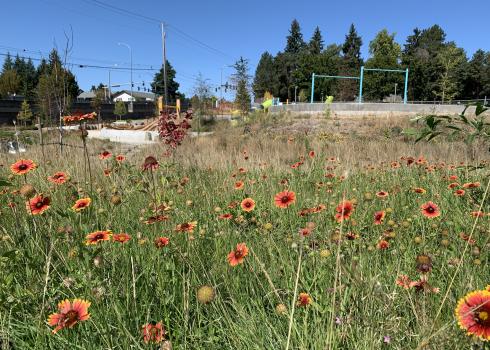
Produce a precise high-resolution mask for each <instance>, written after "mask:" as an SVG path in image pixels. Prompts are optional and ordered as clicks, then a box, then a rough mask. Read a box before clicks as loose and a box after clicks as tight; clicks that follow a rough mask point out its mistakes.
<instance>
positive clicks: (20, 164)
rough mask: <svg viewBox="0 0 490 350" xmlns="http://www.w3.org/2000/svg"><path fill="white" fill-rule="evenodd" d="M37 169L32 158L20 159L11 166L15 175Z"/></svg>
mask: <svg viewBox="0 0 490 350" xmlns="http://www.w3.org/2000/svg"><path fill="white" fill-rule="evenodd" d="M34 169H36V164H35V163H34V162H33V161H32V160H30V159H19V160H18V161H16V162H15V163H14V164H12V165H11V166H10V171H12V172H13V173H14V174H15V175H24V174H27V173H28V172H29V171H31V170H34Z"/></svg>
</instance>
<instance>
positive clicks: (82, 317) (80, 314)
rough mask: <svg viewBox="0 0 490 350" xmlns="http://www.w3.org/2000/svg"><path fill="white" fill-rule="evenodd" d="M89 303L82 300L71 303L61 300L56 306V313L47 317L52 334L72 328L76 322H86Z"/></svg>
mask: <svg viewBox="0 0 490 350" xmlns="http://www.w3.org/2000/svg"><path fill="white" fill-rule="evenodd" d="M89 307H90V302H88V301H86V300H82V299H75V300H73V301H72V302H70V301H69V300H63V301H62V302H60V303H59V304H58V311H59V312H58V313H56V314H51V315H49V317H48V324H49V325H50V326H52V327H55V328H54V329H53V333H56V332H58V331H59V330H61V329H63V328H72V327H73V326H74V325H75V324H77V323H78V322H82V321H86V320H88V319H89V318H90V314H89V313H88V308H89Z"/></svg>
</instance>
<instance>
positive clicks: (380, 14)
mask: <svg viewBox="0 0 490 350" xmlns="http://www.w3.org/2000/svg"><path fill="white" fill-rule="evenodd" d="M94 1H95V2H94ZM97 1H99V5H97V4H96V2H97ZM100 2H102V3H106V4H108V5H112V6H116V7H119V8H124V9H127V10H129V11H132V12H136V13H138V14H141V15H144V16H148V17H151V18H156V19H161V20H163V21H165V22H167V23H168V24H169V25H170V26H169V27H168V41H167V43H168V46H167V55H168V59H169V61H170V62H171V64H172V65H173V66H174V67H175V69H176V70H177V80H178V81H179V83H180V84H181V89H180V90H181V91H182V92H184V93H185V94H187V95H189V94H191V92H192V90H193V86H194V85H195V77H196V75H197V74H198V73H199V72H201V73H202V74H203V76H204V77H205V78H207V79H209V83H210V84H211V85H213V86H217V85H219V83H220V72H221V68H222V67H224V68H223V72H224V74H223V76H224V78H225V80H226V78H227V77H229V75H230V74H231V73H232V70H231V69H230V68H228V66H229V65H230V64H232V63H233V62H234V60H236V59H237V58H238V57H239V56H240V55H242V56H244V57H246V58H248V59H249V60H250V64H251V71H250V73H251V74H253V73H254V71H255V66H256V64H257V62H258V60H259V58H260V55H261V54H262V52H264V51H265V50H268V51H269V52H271V53H272V54H275V53H277V52H278V51H280V50H282V49H283V48H284V46H285V40H286V39H285V38H286V36H287V34H288V29H289V26H290V23H291V21H292V19H293V18H296V19H298V21H299V22H300V25H301V28H302V31H303V35H304V37H305V40H309V38H310V36H311V34H312V32H313V30H314V28H315V26H317V25H318V26H319V27H320V29H321V31H322V34H323V36H324V40H325V42H326V43H327V44H329V43H342V42H343V40H344V37H345V34H346V32H347V30H348V28H349V25H350V24H351V23H354V24H355V25H356V27H357V30H358V32H359V34H360V35H361V36H362V38H363V42H364V45H363V55H364V57H365V58H366V57H367V56H368V44H369V41H370V40H372V39H373V37H374V36H375V35H376V33H377V32H378V31H379V30H381V29H383V28H387V29H388V30H389V31H390V32H395V33H396V39H397V41H398V42H400V44H403V43H404V42H405V39H406V37H407V35H410V34H411V33H412V31H413V29H414V28H415V27H419V28H426V27H428V26H430V25H432V24H439V25H440V26H441V27H442V28H443V29H444V30H445V31H446V33H447V39H448V40H454V41H455V42H456V43H457V44H458V45H459V46H461V47H463V48H464V49H465V50H466V52H467V54H468V55H469V56H471V55H472V54H473V53H474V51H476V50H477V49H478V48H482V49H484V50H487V51H488V50H490V36H488V24H486V22H485V21H484V20H482V19H480V20H477V19H476V17H475V15H473V14H471V11H470V9H472V8H473V9H475V14H478V13H479V11H480V10H483V9H486V10H488V0H466V1H465V2H464V8H463V6H462V4H461V3H460V2H456V1H454V0H445V1H442V0H424V1H421V0H412V1H406V2H401V1H400V2H395V1H392V0H379V1H366V0H364V1H359V0H350V1H348V0H343V1H325V0H317V1H309V2H301V1H294V2H293V1H289V0H288V1H284V0H283V1H279V0H268V1H256V0H252V1H236V0H235V1H233V0H232V1H230V0H228V1H225V0H214V1H195V0H193V1H182V0H181V1H150V0H139V1H134V0H133V1H129V0H119V1H114V0H24V1H7V0H5V1H2V4H1V10H0V32H1V33H2V36H1V37H0V53H6V52H7V51H10V52H11V53H12V54H16V53H17V51H18V50H24V49H25V50H27V51H25V52H23V51H21V52H19V53H20V54H21V55H26V56H31V57H33V58H39V57H41V56H47V54H48V52H49V50H50V49H51V48H52V47H53V46H54V45H56V46H57V47H58V48H60V49H62V48H63V47H64V46H65V43H66V40H65V33H68V34H70V33H71V31H72V32H73V50H72V52H71V54H70V57H69V61H70V62H74V63H77V64H78V63H82V64H91V65H100V66H113V65H118V67H128V66H129V51H128V49H127V48H125V47H123V46H118V42H125V43H127V44H129V45H131V46H132V49H133V64H134V65H133V67H134V68H159V67H160V66H161V62H162V58H161V57H162V47H161V37H160V28H159V25H158V24H157V23H156V22H153V21H152V20H148V19H144V18H138V17H134V16H128V15H124V14H121V13H120V12H119V11H117V10H116V11H113V10H106V9H104V8H103V6H102V5H100ZM486 10H485V11H486ZM176 28H177V29H176ZM182 33H185V34H182ZM196 40H197V41H196ZM198 41H199V42H198ZM203 44H204V45H203ZM0 61H2V59H1V58H0ZM72 70H73V72H74V73H75V74H76V76H77V80H78V82H79V85H80V87H81V88H82V89H84V90H86V89H89V88H90V86H91V85H92V84H94V85H97V84H98V83H99V82H103V83H105V84H106V83H107V82H108V76H109V72H108V69H90V68H80V67H78V66H77V65H73V66H72ZM153 74H154V73H153V72H148V71H135V72H134V77H133V80H134V81H135V82H143V81H145V82H146V83H148V82H150V81H151V80H152V78H153ZM111 80H112V83H128V82H129V81H130V74H129V71H113V72H112V74H111ZM128 88H129V87H128ZM228 97H229V96H228Z"/></svg>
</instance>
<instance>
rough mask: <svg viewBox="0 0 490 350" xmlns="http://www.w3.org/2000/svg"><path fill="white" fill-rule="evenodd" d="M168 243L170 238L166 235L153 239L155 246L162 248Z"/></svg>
mask: <svg viewBox="0 0 490 350" xmlns="http://www.w3.org/2000/svg"><path fill="white" fill-rule="evenodd" d="M169 243H170V239H169V238H168V237H158V238H157V239H155V247H157V248H163V247H166V246H168V245H169Z"/></svg>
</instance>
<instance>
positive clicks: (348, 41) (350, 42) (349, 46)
mask: <svg viewBox="0 0 490 350" xmlns="http://www.w3.org/2000/svg"><path fill="white" fill-rule="evenodd" d="M361 47H362V38H361V37H360V36H359V35H358V34H357V31H356V27H355V26H354V23H352V24H351V25H350V28H349V33H348V34H347V35H346V36H345V41H344V44H343V45H342V54H343V58H344V61H345V62H346V65H347V67H348V68H351V69H355V70H357V69H359V68H360V67H361V66H362V58H361Z"/></svg>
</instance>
